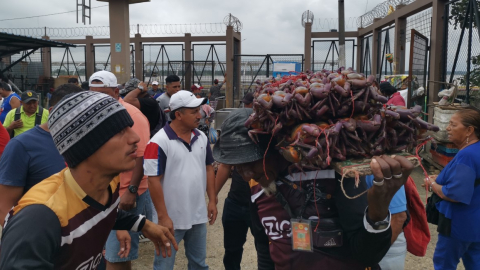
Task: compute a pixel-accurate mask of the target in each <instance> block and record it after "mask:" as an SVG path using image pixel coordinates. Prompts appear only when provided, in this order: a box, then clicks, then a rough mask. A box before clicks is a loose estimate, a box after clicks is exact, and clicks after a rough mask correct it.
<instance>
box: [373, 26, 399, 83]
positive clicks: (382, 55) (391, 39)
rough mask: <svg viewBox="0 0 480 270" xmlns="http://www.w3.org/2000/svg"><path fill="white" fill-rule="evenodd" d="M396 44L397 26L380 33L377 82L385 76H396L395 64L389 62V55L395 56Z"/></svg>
mask: <svg viewBox="0 0 480 270" xmlns="http://www.w3.org/2000/svg"><path fill="white" fill-rule="evenodd" d="M394 43H395V26H390V27H387V28H385V29H383V30H382V31H380V32H379V36H378V52H377V54H378V58H377V59H378V61H379V62H378V65H377V67H378V74H377V80H379V81H381V80H382V79H383V78H384V76H385V75H392V74H394V72H395V71H394V70H395V67H394V63H390V62H389V61H388V60H387V55H388V54H393V52H394V50H395V49H394V45H395V44H394Z"/></svg>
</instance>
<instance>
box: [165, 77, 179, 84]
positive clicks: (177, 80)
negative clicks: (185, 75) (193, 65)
mask: <svg viewBox="0 0 480 270" xmlns="http://www.w3.org/2000/svg"><path fill="white" fill-rule="evenodd" d="M179 81H180V77H178V76H177V75H168V76H167V78H165V82H166V83H167V84H169V83H172V82H179Z"/></svg>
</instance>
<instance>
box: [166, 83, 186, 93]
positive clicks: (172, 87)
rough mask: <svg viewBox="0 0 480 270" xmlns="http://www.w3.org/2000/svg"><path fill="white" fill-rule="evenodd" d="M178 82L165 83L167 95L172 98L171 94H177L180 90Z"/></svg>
mask: <svg viewBox="0 0 480 270" xmlns="http://www.w3.org/2000/svg"><path fill="white" fill-rule="evenodd" d="M181 87H182V86H181V85H180V82H171V83H167V94H168V95H169V96H173V94H175V93H177V92H178V91H180V89H181Z"/></svg>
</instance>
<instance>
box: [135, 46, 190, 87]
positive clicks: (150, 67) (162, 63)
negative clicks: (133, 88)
mask: <svg viewBox="0 0 480 270" xmlns="http://www.w3.org/2000/svg"><path fill="white" fill-rule="evenodd" d="M183 50H184V49H183V44H143V81H144V82H147V83H149V84H150V83H151V82H153V81H158V82H159V83H160V88H162V89H165V87H166V85H165V78H166V77H167V76H168V75H172V74H176V75H178V73H179V72H180V71H179V70H180V69H177V68H176V67H173V66H169V64H168V63H169V62H170V61H183V60H184V58H183ZM172 72H173V73H172Z"/></svg>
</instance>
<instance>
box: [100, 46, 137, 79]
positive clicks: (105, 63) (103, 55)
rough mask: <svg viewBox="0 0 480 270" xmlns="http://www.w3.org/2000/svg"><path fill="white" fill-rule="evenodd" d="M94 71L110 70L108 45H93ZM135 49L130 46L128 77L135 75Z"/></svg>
mask: <svg viewBox="0 0 480 270" xmlns="http://www.w3.org/2000/svg"><path fill="white" fill-rule="evenodd" d="M93 50H94V59H95V71H94V72H96V71H99V70H107V71H112V70H111V69H112V68H111V52H110V45H95V46H94V49H93ZM134 74H135V49H134V46H133V45H130V77H134V76H135V75H134Z"/></svg>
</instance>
